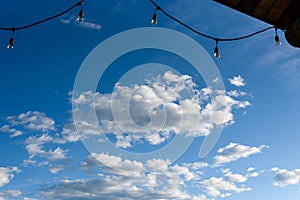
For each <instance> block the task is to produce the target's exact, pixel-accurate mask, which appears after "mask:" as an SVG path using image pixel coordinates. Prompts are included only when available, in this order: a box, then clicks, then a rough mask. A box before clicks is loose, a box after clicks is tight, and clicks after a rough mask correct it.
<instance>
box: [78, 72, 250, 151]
mask: <svg viewBox="0 0 300 200" xmlns="http://www.w3.org/2000/svg"><path fill="white" fill-rule="evenodd" d="M146 81H147V84H145V85H137V84H134V85H130V86H124V85H121V84H120V83H117V84H116V85H115V87H114V91H113V93H112V94H101V93H98V92H96V93H93V92H91V91H86V92H84V93H81V94H77V95H74V96H75V98H74V99H73V104H74V105H75V107H76V110H74V112H75V113H77V114H76V115H77V116H79V118H77V122H76V123H77V124H76V125H77V127H78V128H79V129H80V130H83V131H82V132H83V134H85V135H99V134H102V133H101V131H99V127H98V126H100V127H101V130H102V131H103V132H104V133H111V134H114V135H115V137H116V140H117V141H116V146H118V147H122V148H128V147H132V145H133V143H134V142H141V141H143V142H144V141H146V142H148V143H149V144H151V145H158V144H161V143H163V142H165V141H167V140H168V139H169V138H170V137H171V136H172V135H173V134H182V135H185V136H188V137H199V136H207V135H209V134H210V133H211V131H212V130H213V129H214V128H215V127H224V126H227V125H230V124H233V123H234V115H233V110H234V109H242V108H245V107H247V106H249V105H250V103H249V102H248V101H240V100H236V99H234V98H233V97H231V96H229V95H227V94H226V92H225V91H220V90H218V91H213V90H212V89H211V88H209V87H207V88H201V89H200V88H198V86H197V85H196V84H195V83H194V82H193V80H192V77H191V76H188V75H177V74H174V73H173V72H171V71H167V72H165V73H164V74H162V75H159V76H157V77H154V78H153V80H146ZM93 106H95V108H96V113H97V117H98V121H99V122H97V123H95V122H93V121H92V120H89V116H88V115H87V114H86V113H85V111H86V108H87V107H93ZM98 123H99V124H98Z"/></svg>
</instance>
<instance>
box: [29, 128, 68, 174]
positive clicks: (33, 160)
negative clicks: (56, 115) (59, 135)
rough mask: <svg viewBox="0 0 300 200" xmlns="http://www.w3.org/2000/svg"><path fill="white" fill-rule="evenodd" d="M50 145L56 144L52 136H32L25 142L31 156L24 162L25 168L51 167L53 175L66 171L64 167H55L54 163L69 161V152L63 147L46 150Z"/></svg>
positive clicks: (60, 165)
mask: <svg viewBox="0 0 300 200" xmlns="http://www.w3.org/2000/svg"><path fill="white" fill-rule="evenodd" d="M48 143H55V140H54V138H53V137H52V136H50V135H48V134H46V133H45V134H42V135H39V136H30V137H28V138H27V139H26V140H25V145H26V146H25V148H26V150H27V153H28V154H29V157H28V159H25V160H24V161H23V165H24V166H30V165H32V166H38V167H41V166H45V165H48V166H49V171H50V172H51V173H54V174H56V173H58V172H59V171H62V170H63V169H64V167H65V166H64V165H62V164H59V165H53V164H52V163H57V162H64V161H67V160H68V159H69V157H68V156H67V150H64V149H62V148H61V147H56V148H49V147H48V148H45V145H46V144H48Z"/></svg>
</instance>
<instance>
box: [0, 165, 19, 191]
mask: <svg viewBox="0 0 300 200" xmlns="http://www.w3.org/2000/svg"><path fill="white" fill-rule="evenodd" d="M20 172H21V170H20V169H19V168H17V167H0V187H2V186H4V185H6V184H8V183H9V182H10V181H11V179H13V177H14V173H20Z"/></svg>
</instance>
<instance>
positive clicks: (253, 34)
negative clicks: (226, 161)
mask: <svg viewBox="0 0 300 200" xmlns="http://www.w3.org/2000/svg"><path fill="white" fill-rule="evenodd" d="M150 1H151V3H152V4H153V5H154V6H155V7H156V9H157V10H159V11H161V12H162V13H163V14H164V15H166V16H167V17H169V18H171V19H172V20H174V21H176V22H177V23H179V24H181V25H182V26H184V27H186V28H187V29H189V30H190V31H192V32H194V33H196V34H198V35H201V36H203V37H206V38H209V39H212V40H215V41H224V42H228V41H236V40H242V39H246V38H249V37H253V36H255V35H257V34H260V33H263V32H265V31H267V30H269V29H275V26H270V27H267V28H265V29H262V30H259V31H256V32H254V33H251V34H248V35H244V36H240V37H235V38H217V37H214V36H210V35H207V34H204V33H202V32H200V31H197V30H196V29H194V28H192V27H191V26H189V25H187V24H185V23H184V22H182V21H180V20H179V19H177V18H175V17H173V16H172V15H170V14H169V13H167V12H166V11H165V10H164V9H162V8H161V7H160V6H159V5H158V4H157V3H155V2H154V1H153V0H150Z"/></svg>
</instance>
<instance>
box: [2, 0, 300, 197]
mask: <svg viewBox="0 0 300 200" xmlns="http://www.w3.org/2000/svg"><path fill="white" fill-rule="evenodd" d="M74 3H76V2H74V1H64V2H59V3H55V4H54V3H53V1H43V2H41V1H35V0H32V1H26V2H24V1H19V0H15V1H5V2H2V6H1V8H0V11H1V13H2V18H3V19H5V20H3V21H2V22H1V26H7V27H12V26H21V25H25V24H28V23H31V22H34V21H37V20H39V19H42V18H44V17H48V16H51V15H53V14H56V13H58V12H59V11H61V10H63V9H65V8H67V7H69V6H70V5H72V4H74ZM158 3H159V4H160V5H161V6H162V7H163V8H164V9H165V10H167V11H168V12H169V13H170V14H172V15H174V16H176V17H177V18H179V19H181V20H182V21H184V22H186V23H187V24H189V25H191V26H193V27H195V28H196V29H197V30H200V31H202V32H205V33H207V34H209V35H214V36H217V37H235V36H240V35H244V34H247V33H250V32H254V31H257V30H259V29H262V28H265V27H267V26H268V24H265V23H263V22H260V21H258V20H256V19H253V18H250V17H248V16H246V15H243V14H241V13H238V12H236V11H234V10H231V9H229V8H227V7H225V6H222V5H220V4H217V3H215V2H212V1H210V0H203V1H201V2H199V1H195V0H189V1H182V0H177V1H172V3H170V2H164V1H158ZM83 8H84V11H85V22H83V23H78V22H76V21H75V18H76V16H77V14H78V12H79V8H78V9H74V10H73V11H71V12H69V13H68V14H66V15H64V16H62V17H60V18H58V19H55V20H52V21H50V22H48V23H44V24H41V25H38V26H35V27H33V28H30V29H26V30H20V31H17V32H16V33H15V48H14V49H13V50H8V49H6V48H5V47H6V44H7V42H8V39H9V38H10V37H11V33H10V32H5V31H2V32H1V37H0V44H1V46H2V48H0V63H1V67H0V70H1V72H0V81H1V84H0V91H1V101H0V102H1V107H0V144H1V150H0V151H1V154H0V155H1V156H0V199H1V200H2V199H22V200H33V199H193V200H196V199H201V200H206V199H229V200H234V199H244V200H247V199H274V200H277V199H278V200H280V199H283V198H285V199H290V200H299V199H300V163H299V155H298V154H299V153H298V152H300V146H299V141H300V135H299V122H298V112H299V111H300V109H299V103H300V102H299V99H300V93H299V91H300V90H299V89H300V81H299V76H300V68H299V66H300V59H299V58H300V52H299V49H296V48H293V47H291V46H289V44H288V43H287V42H286V41H285V39H284V35H283V34H282V32H279V36H280V39H281V42H282V45H281V46H276V45H275V41H274V32H273V30H270V31H267V32H265V33H262V34H260V35H257V36H255V37H253V38H250V39H246V40H242V41H236V42H224V43H220V44H219V49H220V53H221V58H220V59H217V60H216V59H214V62H215V64H216V66H217V67H218V70H219V71H220V73H221V75H222V79H223V82H224V85H225V88H226V91H211V90H209V89H210V88H209V87H208V86H207V85H206V84H205V82H204V81H203V79H202V78H201V77H199V75H196V72H195V70H194V69H193V68H192V67H191V66H190V65H188V63H187V62H186V61H184V60H183V59H180V58H178V57H176V55H174V54H170V53H167V52H162V51H157V50H149V49H144V50H139V51H134V52H131V53H128V55H124V56H122V57H120V58H119V59H118V60H116V61H115V62H114V63H113V64H112V66H110V67H109V68H108V69H107V71H106V72H105V73H104V75H103V77H102V79H101V84H99V85H98V87H97V91H96V92H92V91H86V92H85V93H83V94H76V95H77V96H76V95H75V96H74V97H75V98H73V99H72V94H73V95H74V91H73V85H74V81H75V79H76V75H77V72H78V70H79V68H80V66H81V64H82V62H83V61H84V60H85V58H86V57H87V55H88V54H89V53H90V52H91V51H92V50H93V48H95V47H96V46H97V45H98V44H99V43H101V42H102V41H104V40H106V39H107V38H109V37H111V36H113V35H115V34H118V33H120V32H122V31H126V30H130V29H134V28H142V27H148V26H151V24H150V20H151V17H152V14H153V11H154V9H155V8H154V7H153V5H152V4H151V3H150V1H137V0H127V1H123V0H120V1H115V0H111V1H94V0H86V2H85V3H84V4H83ZM158 22H159V23H158V24H157V25H156V26H157V27H164V28H169V29H172V30H175V31H179V32H181V33H184V34H186V35H187V36H189V37H191V38H193V39H194V40H196V41H197V42H198V43H200V44H201V45H202V46H203V48H204V49H205V50H206V51H207V52H208V53H209V54H211V55H212V53H213V50H214V47H215V43H214V41H211V40H207V39H205V38H202V37H200V36H197V35H195V34H194V33H191V32H190V31H188V30H186V29H184V28H183V27H182V26H180V25H178V24H176V23H175V22H173V21H171V20H170V19H168V18H167V17H165V16H163V15H162V13H159V12H158ZM174 42H175V41H174ZM117 47H118V45H117V44H116V46H114V48H117ZM99 59H100V60H101V55H99ZM145 63H161V64H164V65H169V66H171V68H172V69H173V70H171V69H169V70H164V71H159V70H158V71H156V70H152V69H151V68H150V69H149V68H146V67H145V68H143V69H142V71H141V70H140V71H134V73H135V74H138V73H140V74H142V73H143V72H144V71H143V70H148V71H147V72H149V73H150V72H153V73H152V76H149V77H147V79H149V80H146V81H145V80H144V79H143V80H142V79H141V78H137V79H136V83H135V85H130V84H129V85H126V84H125V83H128V80H126V76H124V74H126V73H127V72H130V70H132V69H133V68H134V67H135V66H137V65H142V64H145ZM148 67H149V66H148ZM150 67H151V66H150ZM153 67H155V65H154V66H153ZM175 70H176V71H175ZM91 73H93V72H91ZM145 74H146V73H145ZM122 76H123V77H122ZM127 78H128V77H127ZM122 81H123V82H122ZM126 81H127V82H126ZM133 81H135V79H134V80H133ZM117 82H118V83H119V84H117V85H116V83H117ZM166 88H167V89H166ZM113 92H114V93H113ZM151 92H152V93H151ZM112 93H113V94H115V95H116V96H113V95H112ZM183 93H184V94H185V95H182V94H183ZM128 94H134V95H133V96H132V97H134V98H133V99H132V105H134V106H133V107H132V108H131V111H130V112H131V113H130V114H131V117H132V118H133V119H134V121H135V122H136V123H137V124H139V125H147V124H148V123H149V116H148V115H146V114H145V113H149V112H150V111H153V113H152V114H157V113H160V114H161V115H159V114H158V115H157V116H158V119H161V118H160V117H161V116H163V115H162V113H163V112H161V109H163V108H164V109H166V110H167V111H166V113H167V114H169V115H168V118H167V119H168V120H166V121H165V124H164V127H163V128H161V127H159V125H157V124H154V125H153V126H151V128H150V129H148V128H145V129H143V130H142V131H141V130H137V129H136V128H135V127H133V126H129V125H128V121H127V119H126V118H125V117H124V116H123V115H122V113H123V112H122V110H121V108H122V106H121V105H123V104H124V103H126V100H127V99H126V98H125V97H126V96H127V95H128ZM196 94H197V95H196ZM80 95H81V96H80ZM211 96H213V97H211ZM94 97H95V101H94V102H93V101H91V98H94ZM112 97H115V99H113V100H114V103H115V105H117V107H116V108H120V112H119V114H118V116H119V117H120V118H119V121H117V120H115V119H113V118H112V111H111V108H110V107H109V105H111V103H112ZM174 98H175V100H174ZM157 102H158V104H156V103H157ZM72 103H73V105H74V104H75V105H76V106H79V107H80V108H81V107H82V108H84V106H91V105H93V103H95V104H96V107H95V108H96V111H97V113H98V115H97V117H98V120H99V124H100V126H101V128H102V129H103V130H104V132H105V133H107V137H108V138H109V139H110V141H111V143H112V144H113V145H115V147H117V148H120V149H122V150H124V151H126V152H131V153H137V152H151V151H153V150H157V149H160V148H162V147H164V146H167V145H169V144H170V142H171V141H172V140H173V139H174V138H175V137H176V136H177V135H181V136H185V137H192V138H195V140H194V141H193V143H192V144H191V146H190V147H189V149H188V150H187V151H185V152H184V154H183V155H182V156H181V157H180V158H179V159H178V160H176V161H174V162H173V160H172V161H170V160H168V158H165V157H163V158H162V157H160V158H156V159H151V160H147V161H143V162H142V161H140V160H129V159H126V158H124V157H122V155H111V154H109V152H91V151H90V149H91V148H89V146H88V144H87V143H83V142H86V140H85V138H82V137H84V136H85V135H82V134H81V135H78V133H77V131H76V128H75V127H74V123H73V118H72ZM157 105H160V106H157ZM149 110H150V111H149ZM200 110H201V112H200ZM117 111H118V109H117ZM117 111H116V112H117ZM81 112H82V113H81ZM178 113H180V116H181V118H180V120H179V121H178V116H179V115H178ZM79 114H80V115H81V116H83V118H85V119H86V121H81V122H80V123H79V124H77V128H78V127H81V130H84V131H83V132H84V133H86V134H87V135H89V134H90V135H93V134H94V135H97V134H103V133H98V132H97V129H94V127H93V126H91V125H90V124H89V123H88V122H89V116H85V113H84V110H83V111H82V110H81V111H80V113H79ZM210 114H211V115H212V116H214V117H212V119H209V120H208V116H210ZM220 116H221V118H220ZM198 119H201V120H200V123H199V124H200V125H199V124H198V126H197V125H195V124H197V120H198ZM195 120H196V121H195ZM180 121H181V122H182V125H180V126H179V125H178V124H180V123H179V122H180ZM117 122H118V123H117ZM116 125H117V126H116ZM156 125H157V126H156ZM213 126H220V127H224V128H223V131H222V134H221V136H220V138H219V140H218V141H217V143H216V145H215V146H214V148H213V149H212V151H211V152H210V153H209V154H208V155H207V156H206V157H205V158H203V159H199V158H198V152H199V148H200V146H201V143H202V142H203V139H204V135H207V134H210V131H211V130H212V128H211V127H213ZM80 136H81V137H80ZM81 139H82V140H81ZM82 141H83V142H82ZM99 160H100V161H103V163H100V162H99Z"/></svg>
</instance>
